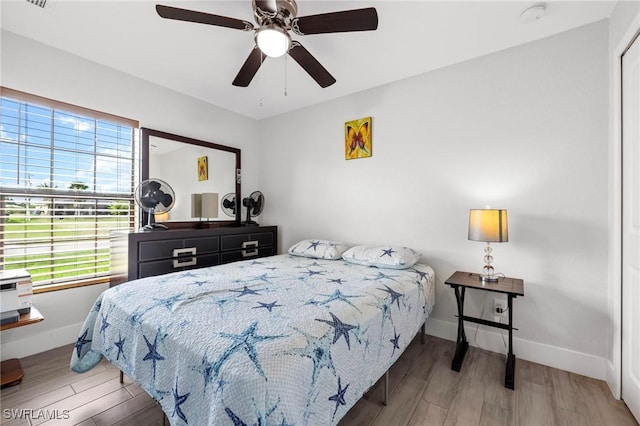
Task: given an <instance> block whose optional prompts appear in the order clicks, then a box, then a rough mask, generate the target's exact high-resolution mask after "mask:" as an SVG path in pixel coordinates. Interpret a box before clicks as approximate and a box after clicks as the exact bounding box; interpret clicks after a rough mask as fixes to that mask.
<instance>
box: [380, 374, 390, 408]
mask: <svg viewBox="0 0 640 426" xmlns="http://www.w3.org/2000/svg"><path fill="white" fill-rule="evenodd" d="M388 402H389V370H387V371H386V373H384V401H383V402H382V403H383V404H384V405H385V406H387V404H388Z"/></svg>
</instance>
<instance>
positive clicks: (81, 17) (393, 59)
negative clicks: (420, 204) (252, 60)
mask: <svg viewBox="0 0 640 426" xmlns="http://www.w3.org/2000/svg"><path fill="white" fill-rule="evenodd" d="M156 3H159V4H165V5H170V6H176V7H181V8H185V9H193V10H198V11H202V12H208V13H214V14H218V15H223V16H229V17H233V18H239V19H244V20H247V21H251V22H254V20H253V17H252V9H251V2H250V0H227V1H164V0H158V1H151V0H137V1H114V0H107V1H105V0H80V1H69V0H48V3H47V6H46V7H45V8H44V9H41V8H39V7H37V6H35V5H33V4H31V3H29V2H27V0H2V3H1V6H0V7H1V10H0V14H1V18H2V19H1V26H2V28H4V29H6V30H8V31H11V32H14V33H16V34H19V35H21V36H24V37H27V38H30V39H34V40H37V41H40V42H42V43H45V44H48V45H50V46H53V47H56V48H58V49H61V50H64V51H67V52H70V53H73V54H76V55H78V56H81V57H84V58H87V59H89V60H91V61H94V62H98V63H100V64H103V65H106V66H108V67H111V68H114V69H117V70H120V71H123V72H125V73H128V74H131V75H134V76H136V77H139V78H142V79H144V80H148V81H151V82H153V83H156V84H159V85H161V86H165V87H168V88H170V89H173V90H175V91H178V92H181V93H184V94H187V95H190V96H193V97H195V98H199V99H202V100H204V101H206V102H209V103H211V104H214V105H217V106H220V107H223V108H226V109H229V110H232V111H235V112H238V113H240V114H243V115H246V116H249V117H252V118H256V119H261V118H265V117H269V116H273V115H276V114H281V113H284V112H287V111H291V110H295V109H299V108H303V107H305V106H308V105H312V104H315V103H319V102H323V101H326V100H329V99H334V98H337V97H340V96H344V95H347V94H350V93H354V92H358V91H361V90H365V89H369V88H372V87H375V86H380V85H383V84H386V83H389V82H392V81H397V80H400V79H403V78H407V77H410V76H413V75H417V74H421V73H424V72H427V71H430V70H434V69H436V68H441V67H444V66H447V65H451V64H454V63H457V62H461V61H464V60H468V59H471V58H475V57H478V56H482V55H486V54H489V53H492V52H496V51H499V50H502V49H505V48H508V47H511V46H515V45H518V44H522V43H526V42H529V41H532V40H536V39H539V38H542V37H547V36H550V35H552V34H556V33H559V32H562V31H566V30H569V29H572V28H575V27H578V26H581V25H585V24H588V23H591V22H595V21H598V20H601V19H605V18H608V17H609V15H610V14H611V11H612V10H613V8H614V6H615V1H612V0H608V1H576V0H574V1H562V2H560V1H547V2H546V4H547V10H546V14H545V16H544V18H543V19H542V20H540V21H537V22H535V23H531V24H523V23H521V22H520V20H519V16H520V14H521V13H522V11H523V10H524V9H526V8H527V7H529V6H531V5H533V4H535V3H536V2H534V1H522V0H508V1H495V2H487V1H466V2H462V1H378V0H358V1H338V0H334V1H319V0H298V16H306V15H313V14H317V13H325V12H330V11H338V10H345V9H357V8H362V7H369V6H374V7H375V8H376V9H377V11H378V17H379V26H378V30H377V31H372V32H371V31H370V32H360V33H340V34H322V35H309V36H297V35H295V34H292V38H293V39H294V40H298V41H300V42H301V43H302V44H303V45H304V46H305V47H306V48H307V50H309V51H310V52H311V53H312V54H313V55H314V56H315V57H316V58H317V59H318V60H319V61H320V62H321V63H322V64H323V65H324V66H325V68H327V70H328V71H329V72H330V73H331V74H332V75H333V76H334V77H335V78H336V80H337V83H335V84H334V85H333V86H330V87H328V88H326V89H322V88H320V87H319V86H318V85H317V84H316V83H315V81H314V80H312V79H311V77H309V76H308V75H307V74H306V72H305V71H304V70H302V68H300V66H298V64H297V63H296V62H294V61H293V60H291V58H288V59H285V57H282V58H267V59H266V61H265V63H264V64H263V66H262V68H261V69H260V71H259V72H258V74H257V75H256V76H255V78H254V79H253V81H252V83H251V84H250V86H249V87H248V88H240V87H234V86H232V85H231V82H232V81H233V79H234V78H235V76H236V74H237V72H238V70H239V69H240V67H241V65H242V64H243V63H244V61H245V59H246V57H247V56H248V54H249V52H250V50H251V49H252V48H253V43H254V42H253V34H252V33H248V32H244V31H238V30H233V29H228V28H221V27H214V26H209V25H202V24H195V23H186V22H179V21H173V20H167V19H162V18H160V17H159V16H158V15H157V14H156V12H155V8H154V6H155V4H156ZM285 80H286V88H287V96H285V94H284V91H285Z"/></svg>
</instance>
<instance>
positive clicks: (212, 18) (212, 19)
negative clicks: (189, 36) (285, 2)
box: [156, 4, 253, 31]
mask: <svg viewBox="0 0 640 426" xmlns="http://www.w3.org/2000/svg"><path fill="white" fill-rule="evenodd" d="M156 12H158V15H160V16H161V17H163V18H166V19H175V20H177V21H187V22H196V23H199V24H207V25H216V26H218V27H226V28H233V29H236V30H244V31H251V30H253V24H252V23H251V22H248V21H243V20H241V19H235V18H228V17H226V16H220V15H213V14H211V13H204V12H197V11H195V10H187V9H180V8H177V7H171V6H163V5H161V4H157V5H156Z"/></svg>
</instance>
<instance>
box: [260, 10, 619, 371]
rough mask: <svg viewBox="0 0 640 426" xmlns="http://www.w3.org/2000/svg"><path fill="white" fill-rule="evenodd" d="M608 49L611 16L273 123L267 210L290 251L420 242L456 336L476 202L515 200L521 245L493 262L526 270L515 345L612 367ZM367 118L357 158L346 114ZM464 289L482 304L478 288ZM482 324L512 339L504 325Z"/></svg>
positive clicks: (545, 356) (513, 231) (474, 258)
mask: <svg viewBox="0 0 640 426" xmlns="http://www.w3.org/2000/svg"><path fill="white" fill-rule="evenodd" d="M607 51H608V25H607V22H606V21H601V22H598V23H595V24H592V25H589V26H585V27H581V28H579V29H576V30H572V31H570V32H566V33H562V34H559V35H556V36H553V37H549V38H547V39H543V40H540V41H536V42H533V43H529V44H526V45H522V46H519V47H515V48H511V49H508V50H505V51H502V52H498V53H495V54H492V55H489V56H485V57H481V58H478V59H474V60H471V61H468V62H465V63H461V64H458V65H454V66H450V67H447V68H444V69H440V70H437V71H433V72H430V73H427V74H423V75H420V76H417V77H414V78H410V79H407V80H404V81H399V82H395V83H392V84H389V85H386V86H382V87H379V88H376V89H372V90H368V91H364V92H361V93H357V94H354V95H351V96H347V97H344V98H341V99H338V100H335V101H331V102H327V103H324V104H321V105H317V106H313V107H309V108H306V109H304V110H299V111H296V112H293V113H288V114H286V115H283V116H278V117H274V118H271V119H267V120H263V121H262V123H261V125H262V130H261V133H262V135H263V138H264V140H266V141H268V143H265V144H264V145H261V148H262V156H263V158H264V162H263V163H262V165H261V169H260V181H261V187H262V190H263V192H264V193H265V196H266V198H267V201H268V205H269V207H268V208H267V209H266V210H265V213H263V216H264V217H263V219H262V222H265V223H273V224H276V225H284V226H281V228H280V249H281V251H285V250H286V249H287V248H288V247H289V246H290V245H291V244H293V243H294V242H296V241H297V240H300V239H302V238H330V239H338V240H345V241H347V242H350V243H376V244H404V245H408V246H411V247H413V248H415V249H417V250H420V251H421V252H422V253H423V257H422V260H423V261H424V262H425V263H428V264H430V265H432V266H433V267H434V269H435V271H436V274H437V289H436V293H437V302H436V308H435V311H434V313H433V317H432V319H431V320H430V321H429V323H428V330H429V332H431V333H433V334H436V335H440V336H444V337H447V338H450V339H455V330H456V326H455V323H454V321H455V317H454V314H455V313H456V308H455V299H454V296H453V291H452V290H451V289H450V288H449V287H445V286H444V285H443V281H444V280H445V279H446V278H447V277H448V276H449V275H450V274H451V273H452V272H453V271H455V270H469V271H478V270H480V269H481V266H482V255H483V252H482V250H483V245H482V243H478V242H471V241H467V220H468V210H469V209H470V208H478V207H484V206H486V205H491V206H492V207H498V208H506V209H508V212H509V227H510V229H509V233H510V241H509V242H508V243H506V244H496V245H494V255H495V262H494V264H495V266H496V270H497V271H499V272H503V273H505V274H506V275H508V276H515V277H521V278H523V279H524V281H525V297H524V298H518V299H516V301H515V302H514V303H515V306H514V321H515V326H516V327H518V328H519V331H517V332H515V336H516V338H517V340H516V341H515V343H514V347H515V354H516V356H518V357H520V358H524V359H529V360H533V361H538V362H543V363H545V364H547V365H552V366H557V367H560V368H564V369H567V370H570V371H576V372H579V373H583V374H587V375H590V376H594V377H599V378H604V376H605V374H606V365H607V359H606V358H607V356H608V352H607V341H608V334H607V333H608V330H609V329H608V323H609V319H608V318H607V315H608V313H607V304H606V300H607V194H608V192H607V178H608V165H607V149H608V145H607V143H608V88H609V86H608V68H607ZM423 54H428V48H425V51H424V52H423ZM369 65H371V64H364V65H362V66H363V72H366V66H369ZM373 66H376V65H373ZM365 116H372V117H373V157H371V158H368V159H359V160H350V161H346V160H344V130H343V129H344V122H345V121H348V120H352V119H356V118H360V117H365ZM467 294H468V299H467V307H468V308H469V309H468V312H470V313H472V314H473V313H475V314H478V313H479V312H480V311H481V309H482V307H483V306H484V304H483V297H484V296H483V294H477V293H476V294H469V293H467ZM491 303H492V300H491V299H490V300H487V304H491ZM488 308H489V307H488ZM472 330H475V327H474V328H473V329H472ZM473 334H474V333H473V332H471V333H468V336H469V337H471V338H473ZM479 336H480V337H481V339H480V341H479V342H478V343H479V344H480V345H482V346H484V347H491V348H494V349H502V339H495V337H496V336H497V335H496V334H493V333H482V332H481V333H480V334H479ZM496 341H498V342H499V344H498V345H496ZM471 343H472V344H473V341H472V342H471Z"/></svg>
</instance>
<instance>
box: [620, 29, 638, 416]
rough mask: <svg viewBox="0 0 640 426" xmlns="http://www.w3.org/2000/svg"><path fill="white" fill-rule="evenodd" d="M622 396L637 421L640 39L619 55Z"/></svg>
mask: <svg viewBox="0 0 640 426" xmlns="http://www.w3.org/2000/svg"><path fill="white" fill-rule="evenodd" d="M622 399H624V402H625V403H626V404H627V406H628V407H629V409H630V410H631V412H632V413H633V415H634V416H635V418H636V420H638V421H639V422H640V39H639V38H636V40H635V42H634V43H633V44H632V45H631V47H630V48H629V49H628V50H627V51H626V52H625V54H624V55H623V57H622Z"/></svg>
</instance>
